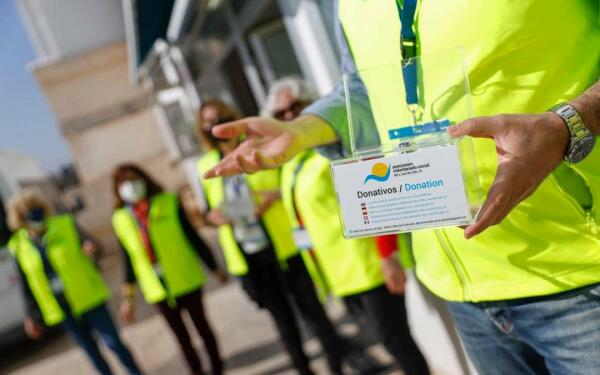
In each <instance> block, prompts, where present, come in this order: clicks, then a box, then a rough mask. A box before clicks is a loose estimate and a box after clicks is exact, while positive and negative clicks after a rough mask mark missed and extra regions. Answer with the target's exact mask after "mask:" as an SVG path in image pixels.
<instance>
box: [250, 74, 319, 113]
mask: <svg viewBox="0 0 600 375" xmlns="http://www.w3.org/2000/svg"><path fill="white" fill-rule="evenodd" d="M284 90H288V91H289V92H291V93H292V95H293V96H294V98H296V100H302V101H307V102H313V101H315V100H317V99H318V98H319V96H318V95H317V93H316V91H315V90H314V89H313V88H312V86H311V85H310V84H308V82H306V81H305V80H303V79H302V78H300V77H298V76H289V77H284V78H281V79H278V80H277V81H275V82H273V83H272V84H271V87H270V88H269V95H268V96H267V100H266V101H265V105H264V107H263V109H262V111H261V113H260V114H261V115H262V116H264V117H273V113H274V111H275V105H276V104H277V95H279V93H280V92H281V91H284Z"/></svg>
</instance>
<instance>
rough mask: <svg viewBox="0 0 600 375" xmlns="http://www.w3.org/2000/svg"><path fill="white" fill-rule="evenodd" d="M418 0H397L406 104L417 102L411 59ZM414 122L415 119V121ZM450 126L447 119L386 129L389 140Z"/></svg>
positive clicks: (414, 46) (410, 104)
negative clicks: (401, 0)
mask: <svg viewBox="0 0 600 375" xmlns="http://www.w3.org/2000/svg"><path fill="white" fill-rule="evenodd" d="M417 4H418V0H404V1H403V2H402V4H401V3H400V0H397V5H398V12H399V13H400V23H401V29H400V46H401V48H402V58H403V59H404V63H403V65H402V76H403V79H404V90H405V92H406V104H408V105H409V107H410V106H414V105H417V104H418V103H419V93H418V89H417V87H418V75H417V69H418V64H417V61H416V60H414V59H412V58H413V57H415V56H416V55H417V36H416V35H415V32H414V30H413V25H414V23H415V14H416V12H417ZM415 122H416V121H415ZM448 126H450V121H449V120H448V119H442V120H437V121H432V122H428V123H425V124H421V125H414V126H407V127H402V128H397V129H392V130H389V131H388V136H389V137H390V139H391V140H394V139H401V138H406V137H414V136H417V135H422V134H427V133H436V132H440V131H444V130H446V129H447V128H448Z"/></svg>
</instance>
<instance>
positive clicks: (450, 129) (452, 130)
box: [448, 125, 458, 134]
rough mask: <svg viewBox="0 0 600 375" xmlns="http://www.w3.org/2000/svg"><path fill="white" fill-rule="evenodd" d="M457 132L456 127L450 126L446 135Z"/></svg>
mask: <svg viewBox="0 0 600 375" xmlns="http://www.w3.org/2000/svg"><path fill="white" fill-rule="evenodd" d="M457 130H458V129H457V128H456V125H454V126H450V127H449V128H448V133H450V134H454V133H456V132H457Z"/></svg>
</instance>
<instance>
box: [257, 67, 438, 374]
mask: <svg viewBox="0 0 600 375" xmlns="http://www.w3.org/2000/svg"><path fill="white" fill-rule="evenodd" d="M315 99H316V94H314V93H313V91H312V90H311V88H310V87H309V86H308V85H307V84H306V83H305V82H304V81H302V80H301V79H299V78H295V77H287V78H283V79H281V80H278V81H276V82H274V83H273V85H272V86H271V88H270V90H269V95H268V96H267V101H266V105H265V108H264V110H263V112H262V115H263V116H269V117H273V118H275V119H278V120H282V121H291V120H293V119H295V118H296V117H298V116H299V115H300V113H301V111H302V110H303V109H304V108H306V107H307V106H308V105H309V104H310V103H312V102H313V101H314V100H315ZM281 175H282V177H281V191H282V196H283V197H282V200H283V203H284V206H285V208H286V211H287V213H288V217H289V219H290V222H291V223H292V229H293V231H294V234H295V235H294V239H295V240H296V241H297V243H296V245H297V246H298V247H299V248H301V249H303V250H307V251H313V252H314V254H315V257H316V262H317V264H318V266H319V269H320V270H322V275H323V278H324V279H325V280H326V281H325V282H324V283H325V284H326V285H328V286H329V288H330V289H331V292H332V294H333V295H335V296H336V297H339V298H342V299H343V300H344V302H345V303H346V304H347V305H348V307H349V309H350V311H356V310H359V311H364V312H365V315H366V321H367V322H368V324H369V325H370V327H372V328H373V329H374V330H375V331H376V332H377V335H378V337H379V339H380V340H381V342H382V343H383V344H384V345H385V347H386V349H387V350H388V351H389V353H390V354H392V355H393V356H394V358H395V359H396V361H397V363H398V364H399V365H400V366H401V367H402V369H403V370H404V373H406V374H407V375H411V374H428V373H429V370H428V366H427V363H426V361H425V358H424V357H423V355H422V353H421V351H420V350H419V348H418V347H417V345H416V343H415V342H414V340H413V338H412V336H411V334H410V329H409V327H408V317H407V314H406V307H405V304H404V284H405V281H406V276H405V274H404V271H403V268H402V266H401V265H400V262H399V256H398V250H400V251H403V252H404V253H408V252H410V249H407V248H406V246H405V248H403V249H398V246H397V242H398V238H399V237H398V236H396V235H390V236H380V237H378V238H362V239H356V240H346V239H344V237H343V234H342V228H341V226H340V220H339V212H338V208H337V203H336V198H335V192H334V190H333V185H332V183H331V175H330V172H329V161H328V160H327V159H326V158H325V157H323V156H321V155H319V154H317V153H316V152H315V151H313V150H309V151H304V152H301V153H299V154H298V155H296V156H295V157H294V158H293V159H292V160H290V161H289V162H287V163H285V164H284V165H283V167H282V170H281ZM323 228H327V230H323ZM386 245H388V246H386ZM390 245H391V246H390ZM407 255H410V254H407ZM405 258H409V257H408V256H406V257H405ZM406 263H407V265H410V264H408V261H407V262H406ZM384 271H385V272H384Z"/></svg>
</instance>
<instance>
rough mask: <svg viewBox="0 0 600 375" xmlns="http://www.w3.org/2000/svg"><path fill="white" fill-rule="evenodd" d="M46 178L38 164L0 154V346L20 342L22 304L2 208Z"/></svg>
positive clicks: (11, 154)
mask: <svg viewBox="0 0 600 375" xmlns="http://www.w3.org/2000/svg"><path fill="white" fill-rule="evenodd" d="M43 178H47V175H46V173H45V172H44V171H43V169H42V168H41V166H40V164H39V162H38V161H37V160H36V159H34V158H32V157H30V156H28V155H23V154H21V153H18V152H13V151H0V347H3V346H7V345H10V344H11V343H13V342H14V341H15V340H18V339H23V338H24V337H25V332H24V331H23V320H24V319H25V313H26V312H25V303H24V300H23V292H22V290H21V285H19V280H20V278H19V270H18V268H17V264H16V261H15V259H14V258H13V256H12V255H11V254H10V252H9V251H8V249H7V247H6V245H7V243H8V239H9V237H10V231H9V229H8V225H7V223H6V208H7V207H6V205H7V202H8V200H9V199H10V197H11V196H12V195H13V194H15V193H16V192H17V191H19V190H20V189H21V188H22V186H23V183H24V182H25V181H28V180H32V179H43Z"/></svg>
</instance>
